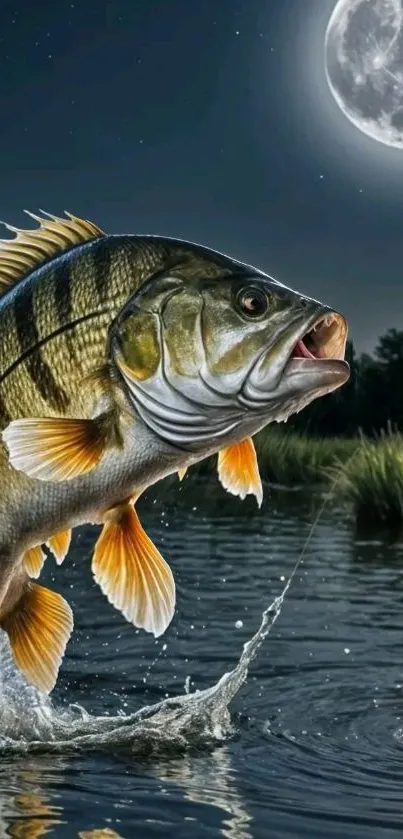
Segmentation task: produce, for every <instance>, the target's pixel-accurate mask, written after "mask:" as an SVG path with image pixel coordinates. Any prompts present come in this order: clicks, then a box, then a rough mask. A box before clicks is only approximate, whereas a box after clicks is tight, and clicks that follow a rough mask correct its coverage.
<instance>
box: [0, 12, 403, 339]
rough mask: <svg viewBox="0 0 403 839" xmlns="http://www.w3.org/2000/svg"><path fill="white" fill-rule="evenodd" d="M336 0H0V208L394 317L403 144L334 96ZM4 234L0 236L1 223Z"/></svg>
mask: <svg viewBox="0 0 403 839" xmlns="http://www.w3.org/2000/svg"><path fill="white" fill-rule="evenodd" d="M333 6H334V0H259V2H258V0H243V2H240V1H239V0H214V2H213V0H199V1H197V0H194V2H193V3H192V2H189V0H110V2H106V0H98V2H95V0H76V2H68V0H57V2H56V0H38V2H36V3H34V2H31V0H30V2H21V1H20V2H19V1H18V0H16V2H12V3H9V2H8V0H2V7H1V8H2V14H1V31H0V34H1V39H0V47H1V50H0V97H1V101H0V105H1V107H0V114H1V122H0V166H1V172H0V218H1V219H3V220H5V221H8V222H10V223H12V224H15V225H17V226H22V227H24V226H30V221H29V219H28V218H27V217H25V216H24V214H23V212H22V210H23V209H28V210H31V211H33V212H35V211H37V210H38V208H42V209H44V210H47V211H48V212H52V213H55V214H56V215H57V214H59V215H60V214H62V212H63V210H65V209H67V210H70V211H71V212H73V213H75V214H76V215H81V216H84V217H86V218H89V219H91V220H92V221H94V222H95V223H97V224H98V225H99V226H100V227H102V228H103V229H104V230H105V231H106V232H110V233H123V232H130V233H158V234H162V235H168V236H177V237H180V238H186V239H190V240H193V241H197V242H200V243H203V244H206V245H208V246H210V247H213V248H216V249H218V250H221V251H224V252H226V253H228V254H230V255H231V256H234V257H235V258H237V259H241V260H244V261H246V262H249V263H252V264H254V265H257V266H258V267H259V268H262V269H263V270H265V271H267V272H268V273H269V274H272V275H273V276H274V277H276V278H277V279H279V280H281V281H282V282H284V283H286V284H287V285H290V286H291V287H294V288H297V289H298V290H301V291H304V292H305V293H307V294H310V295H311V296H313V297H317V298H319V299H321V300H323V302H325V303H328V304H330V305H332V306H335V307H336V308H338V309H340V310H341V311H342V312H343V314H345V315H346V316H347V318H348V320H349V322H350V330H351V332H350V334H351V337H352V338H353V339H354V341H355V343H356V345H357V348H358V349H359V350H371V349H372V347H373V346H374V344H375V343H376V340H377V337H378V335H379V334H381V333H382V332H383V331H385V330H386V329H388V328H389V327H393V326H395V327H397V328H402V312H403V276H402V262H403V152H401V151H400V152H399V151H398V150H394V149H388V148H387V147H382V146H381V145H380V144H378V143H376V142H375V141H373V140H371V139H369V138H366V137H365V136H364V135H361V133H360V132H359V131H358V130H357V129H356V128H354V126H352V125H351V124H350V123H349V122H348V120H346V118H345V117H344V116H343V114H342V113H341V112H340V111H339V109H338V108H337V106H336V104H335V102H334V101H333V100H332V98H331V95H330V92H329V91H328V88H327V84H326V80H325V74H324V68H323V40H324V32H325V29H326V24H327V21H328V19H329V16H330V13H331V11H332V9H333ZM6 235H7V234H6Z"/></svg>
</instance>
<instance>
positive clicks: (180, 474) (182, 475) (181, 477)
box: [178, 466, 188, 481]
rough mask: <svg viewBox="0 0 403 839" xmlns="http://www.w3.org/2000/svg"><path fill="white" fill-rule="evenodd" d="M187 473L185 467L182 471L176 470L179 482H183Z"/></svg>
mask: <svg viewBox="0 0 403 839" xmlns="http://www.w3.org/2000/svg"><path fill="white" fill-rule="evenodd" d="M187 471H188V467H187V466H185V468H184V469H178V478H179V480H180V481H183V479H184V477H185V475H186V472H187Z"/></svg>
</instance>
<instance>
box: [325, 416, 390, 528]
mask: <svg viewBox="0 0 403 839" xmlns="http://www.w3.org/2000/svg"><path fill="white" fill-rule="evenodd" d="M337 468H338V469H339V475H340V482H339V486H340V489H341V491H342V492H343V493H344V495H345V496H346V497H348V498H349V499H350V500H351V501H352V502H353V504H354V507H355V512H356V515H357V518H358V519H359V520H372V521H374V522H382V523H384V524H390V525H396V524H400V523H403V436H402V435H401V434H397V433H395V434H390V433H388V434H382V435H381V436H380V437H379V438H378V439H377V440H376V441H371V440H368V439H365V438H361V439H360V440H359V442H358V445H357V450H356V452H355V454H354V456H353V457H352V458H351V460H350V461H348V462H344V463H343V464H340V465H339V466H338V467H337V465H336V467H335V468H331V470H330V473H329V477H330V476H331V475H335V469H336V470H337Z"/></svg>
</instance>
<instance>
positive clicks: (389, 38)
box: [325, 0, 403, 149]
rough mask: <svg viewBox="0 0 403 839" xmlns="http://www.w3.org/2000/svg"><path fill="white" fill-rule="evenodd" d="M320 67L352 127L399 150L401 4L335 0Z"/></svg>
mask: <svg viewBox="0 0 403 839" xmlns="http://www.w3.org/2000/svg"><path fill="white" fill-rule="evenodd" d="M325 67H326V75H327V81H328V84H329V87H330V90H331V92H332V94H333V96H334V98H335V100H336V102H337V104H338V105H339V107H340V108H341V110H342V111H343V113H344V115H345V116H346V117H347V118H348V119H349V120H350V121H351V122H352V123H353V124H354V125H355V126H356V128H359V129H360V131H362V132H363V133H364V134H367V136H369V137H372V138H373V139H374V140H377V141H378V142H379V143H384V144H385V145H387V146H394V147H395V148H399V149H403V0H339V2H338V3H336V6H335V8H334V10H333V13H332V15H331V18H330V20H329V24H328V27H327V30H326V35H325Z"/></svg>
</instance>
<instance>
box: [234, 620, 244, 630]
mask: <svg viewBox="0 0 403 839" xmlns="http://www.w3.org/2000/svg"><path fill="white" fill-rule="evenodd" d="M242 627H243V621H235V629H242Z"/></svg>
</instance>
